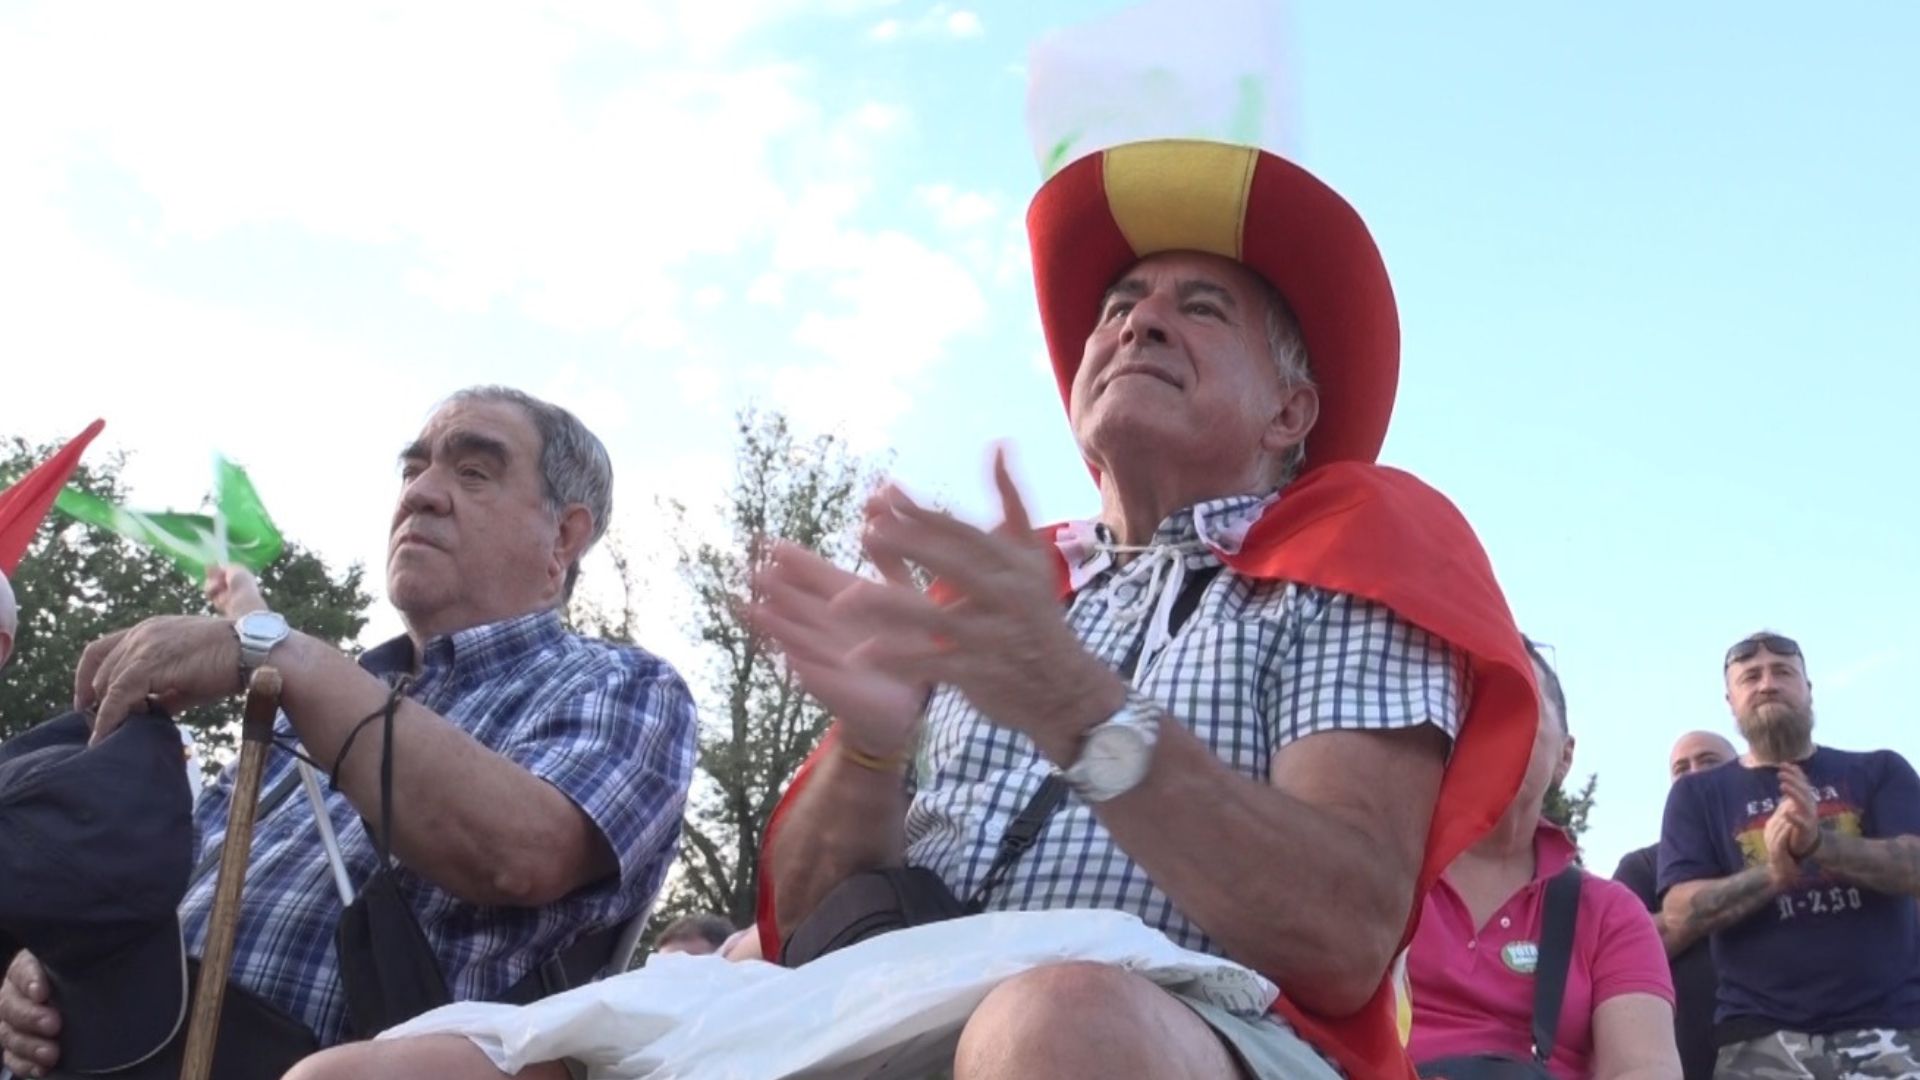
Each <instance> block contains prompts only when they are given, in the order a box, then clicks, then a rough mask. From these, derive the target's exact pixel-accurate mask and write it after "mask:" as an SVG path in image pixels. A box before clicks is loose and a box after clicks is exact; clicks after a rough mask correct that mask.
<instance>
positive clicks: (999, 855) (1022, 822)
mask: <svg viewBox="0 0 1920 1080" xmlns="http://www.w3.org/2000/svg"><path fill="white" fill-rule="evenodd" d="M1221 569H1222V565H1221V564H1220V563H1214V564H1213V565H1212V566H1204V567H1201V568H1200V569H1198V570H1195V571H1194V572H1193V573H1192V574H1189V575H1188V576H1187V579H1186V582H1185V583H1184V584H1183V585H1181V587H1180V595H1179V596H1177V597H1175V598H1174V601H1173V610H1172V611H1171V612H1170V613H1169V617H1168V619H1167V634H1168V636H1169V637H1171V636H1172V635H1174V634H1177V633H1179V632H1180V628H1181V627H1182V626H1184V625H1186V622H1187V620H1188V619H1189V618H1191V617H1192V616H1193V613H1194V610H1195V609H1196V608H1198V607H1199V606H1200V597H1201V594H1203V593H1205V592H1206V591H1207V583H1208V582H1210V581H1212V580H1213V579H1214V578H1215V577H1216V576H1218V575H1219V573H1220V571H1221ZM1145 641H1146V633H1145V631H1142V632H1141V634H1140V636H1138V637H1136V638H1134V639H1133V645H1132V647H1131V648H1129V649H1128V650H1127V655H1126V657H1125V658H1124V659H1122V660H1121V661H1120V668H1119V670H1120V674H1121V676H1122V677H1124V678H1126V679H1128V680H1131V679H1132V678H1133V671H1134V668H1135V667H1136V666H1137V665H1138V664H1139V663H1140V650H1141V649H1142V648H1143V647H1144V644H1145ZM1066 801H1067V781H1066V778H1065V777H1063V776H1061V775H1060V773H1059V772H1058V771H1054V772H1050V773H1048V774H1047V778H1046V779H1045V780H1043V781H1041V782H1040V789H1039V790H1038V791H1035V792H1034V793H1033V798H1031V799H1029V800H1027V805H1025V806H1023V807H1021V808H1020V812H1019V813H1018V814H1016V815H1014V818H1013V820H1012V821H1010V822H1008V823H1007V831H1006V832H1004V833H1002V834H1001V835H1000V847H999V849H998V850H996V851H995V852H994V853H993V862H992V863H991V864H989V865H988V867H987V872H986V874H985V876H983V877H982V878H981V879H980V887H979V888H978V889H975V890H974V892H973V897H972V899H970V900H968V901H967V902H966V905H965V907H964V910H965V911H966V913H967V914H969V915H978V914H980V913H981V912H982V911H985V910H986V909H987V896H988V894H990V893H992V892H993V890H995V889H997V888H999V887H1000V882H1001V880H1002V879H1004V878H1005V877H1006V876H1007V872H1008V871H1010V870H1012V869H1013V864H1014V863H1016V862H1018V861H1019V859H1020V856H1022V855H1024V854H1026V853H1027V849H1028V848H1030V847H1032V846H1033V845H1034V844H1036V843H1038V842H1039V840H1040V833H1041V831H1042V830H1044V829H1045V828H1046V827H1047V822H1048V821H1049V820H1051V819H1052V817H1053V813H1054V811H1056V810H1058V809H1060V805H1061V804H1062V803H1064V802H1066Z"/></svg>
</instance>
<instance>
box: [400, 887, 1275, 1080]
mask: <svg viewBox="0 0 1920 1080" xmlns="http://www.w3.org/2000/svg"><path fill="white" fill-rule="evenodd" d="M1068 960H1085V961H1092V962H1096V963H1102V964H1112V965H1114V966H1116V967H1120V968H1123V969H1125V970H1128V971H1132V972H1135V973H1137V974H1139V975H1141V976H1143V977H1145V978H1147V979H1149V980H1151V981H1152V982H1154V983H1156V984H1158V985H1160V986H1163V987H1166V988H1167V989H1169V990H1171V991H1175V992H1177V993H1180V994H1183V995H1185V996H1188V997H1192V998H1196V999H1199V1000H1203V1001H1207V1002H1210V1003H1212V1004H1215V1005H1219V1006H1221V1007H1222V1008H1226V1009H1229V1010H1231V1011H1233V1012H1237V1013H1241V1014H1245V1015H1258V1014H1260V1013H1262V1012H1264V1011H1265V1010H1266V1009H1267V1007H1268V1006H1269V1005H1271V1004H1272V1002H1273V999H1274V997H1275V995H1276V993H1277V991H1276V990H1275V988H1274V986H1273V984H1272V983H1270V982H1268V981H1267V980H1266V979H1264V978H1262V977H1260V976H1259V975H1257V974H1255V973H1254V972H1252V971H1249V970H1247V969H1246V968H1243V967H1240V966H1239V965H1237V964H1234V963H1232V962H1231V961H1228V960H1223V959H1220V958H1219V957H1214V956H1207V955H1204V954H1201V953H1196V952H1190V951H1188V950H1186V949H1182V948H1180V947H1179V946H1177V945H1174V944H1173V943H1172V942H1170V941H1168V940H1167V938H1166V937H1165V936H1164V935H1162V934H1160V933H1159V932H1158V931H1155V930H1151V929H1148V928H1147V926H1146V925H1145V924H1143V923H1141V922H1140V920H1139V919H1136V918H1134V917H1133V916H1131V915H1126V914H1122V913H1120V912H1114V911H1029V912H998V913H994V914H989V915H977V916H974V917H972V918H967V919H955V920H953V921H950V922H941V923H932V924H929V925H927V926H920V927H915V928H914V929H911V930H901V931H897V932H895V933H892V934H887V935H884V936H881V937H878V938H874V939H872V940H870V941H866V942H862V943H861V944H859V945H855V946H853V947H851V948H848V949H843V950H841V951H839V952H836V953H831V954H829V955H827V956H824V957H821V958H820V959H819V960H816V961H814V962H813V963H811V964H808V965H806V966H805V967H802V968H795V969H787V968H781V967H777V966H775V965H773V964H767V963H760V962H757V961H749V962H746V963H728V962H727V961H725V960H721V959H720V958H718V957H715V956H685V955H679V954H670V955H666V956H656V957H654V958H653V959H652V960H651V961H649V962H648V964H647V966H646V967H644V968H642V969H640V970H638V971H633V972H629V973H627V974H625V975H622V976H619V977H617V978H613V979H607V980H605V981H603V982H598V983H594V984H591V985H588V986H583V987H579V988H578V989H575V990H570V991H568V992H566V993H564V994H559V995H556V996H554V997H551V998H548V999H547V1000H545V1001H541V1002H537V1003H535V1004H533V1005H529V1006H525V1007H515V1006H509V1005H492V1004H481V1003H474V1002H465V1003H461V1004H456V1005H449V1006H446V1007H445V1008H441V1009H436V1010H434V1011H433V1012H430V1013H428V1014H426V1015H425V1016H422V1017H420V1018H418V1019H416V1020H412V1021H409V1022H408V1023H405V1024H402V1025H401V1026H399V1027H397V1028H394V1029H393V1030H391V1031H388V1032H386V1033H384V1034H382V1035H381V1036H380V1037H381V1038H383V1039H390V1038H399V1037H402V1036H407V1035H425V1034H430V1033H440V1034H457V1035H464V1036H466V1037H467V1038H468V1039H470V1040H472V1041H473V1043H474V1045H476V1046H478V1047H479V1048H480V1049H481V1050H482V1051H483V1052H485V1053H486V1055H487V1056H488V1057H489V1058H491V1059H492V1061H493V1063H494V1064H495V1065H496V1066H498V1067H499V1068H500V1069H501V1070H502V1071H504V1072H508V1073H512V1072H516V1071H518V1070H520V1069H522V1068H525V1067H526V1066H527V1065H530V1064H533V1063H535V1062H540V1061H551V1060H554V1059H557V1058H562V1057H568V1058H573V1059H575V1060H578V1061H580V1062H582V1063H584V1064H586V1065H587V1066H588V1070H589V1072H588V1075H589V1076H590V1077H593V1078H595V1080H603V1078H604V1080H613V1078H618V1080H642V1078H645V1080H665V1078H668V1077H702V1078H707V1077H713V1078H727V1080H733V1078H738V1080H769V1078H772V1077H785V1076H794V1077H821V1078H825V1077H848V1078H853V1077H874V1078H895V1077H899V1078H905V1077H919V1076H923V1075H925V1074H926V1073H928V1072H930V1071H937V1070H941V1069H945V1068H947V1067H949V1066H950V1065H951V1063H952V1059H953V1050H954V1046H955V1045H956V1044H957V1042H958V1040H959V1037H960V1029H961V1027H962V1025H964V1024H965V1023H966V1019H967V1017H968V1016H970V1015H972V1013H973V1010H974V1008H975V1007H976V1006H978V1005H979V1004H980V1001H981V999H983V998H985V997H986V995H987V992H988V991H990V990H992V989H993V988H994V987H995V986H996V985H998V984H999V983H1001V982H1002V981H1004V980H1006V979H1008V978H1011V977H1012V976H1014V975H1018V974H1020V973H1021V972H1024V971H1028V970H1031V969H1033V968H1036V967H1042V966H1045V965H1047V964H1055V963H1060V962H1062V961H1068Z"/></svg>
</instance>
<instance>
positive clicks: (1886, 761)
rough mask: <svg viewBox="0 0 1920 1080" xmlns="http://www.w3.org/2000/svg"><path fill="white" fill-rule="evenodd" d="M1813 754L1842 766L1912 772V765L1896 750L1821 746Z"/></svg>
mask: <svg viewBox="0 0 1920 1080" xmlns="http://www.w3.org/2000/svg"><path fill="white" fill-rule="evenodd" d="M1814 753H1815V756H1816V757H1823V758H1826V759H1827V760H1829V761H1832V762H1834V763H1836V764H1839V765H1843V766H1856V765H1866V766H1870V767H1873V768H1876V769H1898V770H1902V771H1907V772H1911V771H1912V770H1913V764H1912V763H1911V762H1909V761H1908V760H1907V758H1906V756H1905V755H1904V754H1902V753H1900V751H1898V750H1890V749H1885V748H1882V749H1879V750H1842V749H1840V748H1838V747H1833V746H1822V747H1820V748H1819V749H1818V750H1816V751H1815V752H1814Z"/></svg>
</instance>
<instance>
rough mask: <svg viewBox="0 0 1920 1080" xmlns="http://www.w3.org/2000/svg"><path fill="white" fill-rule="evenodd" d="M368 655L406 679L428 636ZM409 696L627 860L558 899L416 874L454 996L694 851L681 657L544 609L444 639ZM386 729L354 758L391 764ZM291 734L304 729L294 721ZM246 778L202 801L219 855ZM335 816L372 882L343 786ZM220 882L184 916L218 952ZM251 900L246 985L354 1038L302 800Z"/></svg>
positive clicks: (331, 810)
mask: <svg viewBox="0 0 1920 1080" xmlns="http://www.w3.org/2000/svg"><path fill="white" fill-rule="evenodd" d="M360 663H361V666H362V667H365V668H366V669H367V670H369V671H371V672H373V673H374V674H376V675H381V676H383V677H388V678H392V677H395V676H397V675H399V674H402V673H405V672H407V671H409V670H410V669H411V668H412V663H413V648H412V643H411V642H410V641H408V640H407V639H406V638H404V637H403V638H397V639H395V640H394V641H390V642H387V643H386V644H384V645H381V646H379V647H378V648H375V649H373V650H371V651H369V652H368V653H367V654H366V655H365V656H363V657H361V660H360ZM408 696H409V697H411V698H412V699H413V700H414V701H417V702H418V703H420V704H421V705H423V706H425V707H427V708H429V709H431V710H433V711H434V712H436V713H438V714H440V715H441V716H442V717H445V718H446V719H447V720H448V721H450V722H451V723H454V724H457V725H459V727H460V728H461V730H463V731H465V732H466V733H467V734H469V735H471V736H473V737H474V738H475V739H476V740H478V741H479V742H480V743H481V744H482V745H484V746H486V747H487V748H489V749H491V750H493V751H494V752H495V753H498V754H500V755H502V756H504V757H506V758H507V759H508V760H510V761H513V762H515V763H517V764H519V765H520V766H521V767H523V768H525V769H526V770H527V771H528V772H531V773H532V774H534V775H535V776H538V777H540V778H541V779H543V780H545V781H547V782H548V783H550V784H552V785H553V786H554V787H557V788H559V789H560V791H561V792H562V793H564V794H565V795H566V796H567V797H568V798H569V799H571V800H573V802H574V804H575V805H577V806H579V807H580V808H581V809H582V810H584V811H585V812H586V814H587V816H588V817H589V818H590V819H591V820H592V821H593V823H594V825H596V826H597V827H598V828H599V830H600V832H601V834H602V835H603V836H604V837H605V838H606V840H607V843H608V845H609V846H610V847H611V848H612V850H613V851H614V853H615V854H616V855H617V856H618V858H619V861H620V872H619V877H618V878H617V879H611V880H608V881H605V882H602V883H600V884H597V885H594V886H591V887H589V888H586V889H582V890H580V891H579V892H576V893H574V894H573V895H571V896H568V897H566V898H565V899H563V900H561V901H559V902H558V903H555V904H551V905H549V906H547V907H543V908H510V907H481V906H477V905H474V904H470V903H467V902H465V901H463V900H460V899H459V898H457V897H455V896H454V895H453V894H452V893H449V892H447V891H446V890H445V889H442V888H440V887H439V886H437V885H433V884H431V883H429V882H427V881H426V880H425V879H423V878H421V877H420V876H419V875H417V874H415V873H413V872H411V871H408V870H405V869H404V868H403V869H402V870H401V872H400V884H401V891H402V893H403V894H404V895H405V896H406V897H407V899H408V901H409V903H410V905H411V906H412V908H413V912H414V914H415V916H416V917H417V918H418V919H419V921H420V926H421V929H422V930H424V931H425V932H426V935H427V940H428V941H430V942H431V943H432V944H433V948H434V952H435V954H436V955H437V956H438V957H439V959H440V964H441V970H442V971H443V972H444V973H445V974H446V977H447V985H448V987H449V988H450V989H451V990H452V992H453V996H454V998H455V999H456V1000H486V999H489V998H493V997H496V996H498V995H499V994H500V993H502V992H503V991H505V990H506V989H507V988H508V987H510V986H512V985H513V984H514V983H515V982H516V981H518V980H519V979H520V978H521V976H523V975H525V974H526V973H527V972H528V971H530V970H532V968H533V967H534V966H535V965H537V964H539V963H540V962H542V961H543V960H545V959H546V958H547V957H549V956H551V955H554V954H556V953H557V952H559V951H560V950H563V949H565V948H566V947H567V946H568V945H570V944H572V943H573V942H574V941H576V940H578V939H579V938H580V937H582V936H584V935H586V934H589V933H592V932H593V931H595V930H598V929H601V928H603V927H607V926H611V925H614V924H616V923H620V922H624V921H626V920H628V919H630V918H632V917H633V916H634V915H635V914H637V913H638V912H639V911H640V909H641V908H642V907H643V906H644V905H645V904H647V903H648V901H649V900H651V899H652V897H653V895H654V893H655V892H657V891H658V890H659V888H660V885H661V882H662V881H663V880H664V879H665V877H666V872H667V866H668V865H669V864H670V863H671V862H672V861H673V858H674V855H675V852H676V849H677V847H678V844H679V838H680V821H681V816H682V812H683V809H684V805H685V802H686V794H687V785H688V784H689V783H690V782H691V780H692V777H693V756H694V738H695V724H694V708H693V700H692V698H691V696H690V695H689V694H688V692H687V688H686V685H685V684H684V683H683V682H682V681H681V679H680V676H679V675H678V674H676V673H675V672H674V670H673V669H672V668H671V667H669V666H668V665H667V664H666V662H665V661H663V660H660V659H659V658H657V657H655V656H653V655H651V654H649V653H647V652H645V651H643V650H640V649H635V648H629V647H625V646H617V645H612V644H608V643H605V642H599V641H592V640H588V639H586V638H582V637H579V636H577V635H574V634H571V633H569V632H567V630H566V629H565V628H564V627H562V626H561V623H560V618H559V616H558V615H557V614H556V613H554V612H551V611H548V612H540V613H536V614H532V615H524V616H520V617H518V618H514V619H508V620H505V621H502V622H497V623H491V624H488V625H486V626H479V627H474V628H472V629H468V630H462V631H459V632H458V633H455V634H451V635H448V636H444V637H438V638H434V639H432V640H430V641H428V642H427V646H426V657H425V660H424V662H423V663H422V665H421V669H420V673H419V675H418V676H417V677H416V679H415V681H414V683H413V685H412V687H411V688H410V689H409V690H408ZM378 729H379V722H378V721H375V722H374V724H372V725H369V727H368V728H367V730H366V731H365V732H363V733H362V734H361V736H360V737H359V740H358V742H359V745H360V749H357V750H356V751H355V753H358V754H366V753H371V754H372V755H373V757H375V758H377V757H378V754H379V751H378V749H377V748H378V747H379V746H380V732H379V730H378ZM276 736H277V738H279V739H280V740H281V741H292V740H293V738H294V736H293V732H292V728H291V727H290V726H289V724H288V722H287V718H286V717H285V716H284V715H282V716H281V717H280V718H279V721H278V723H277V725H276ZM368 748H373V749H371V750H370V749H368ZM294 760H295V759H294V757H293V755H291V754H289V753H287V752H285V751H284V750H280V749H275V750H274V751H273V752H272V754H271V756H270V757H269V759H268V764H267V769H266V777H265V780H264V781H263V784H262V791H263V792H266V791H272V790H273V789H274V788H275V787H276V786H277V785H278V784H279V783H280V782H281V781H282V779H283V778H285V777H287V776H289V775H290V774H291V773H292V772H293V768H294ZM233 774H234V768H233V767H229V768H228V769H227V770H226V772H225V773H224V774H222V776H221V777H220V781H219V784H218V785H217V786H215V787H210V788H208V789H207V791H206V792H205V793H204V794H203V795H202V796H201V798H200V800H199V802H198V803H197V804H196V805H195V807H194V824H195V827H196V828H197V830H198V832H199V836H200V851H201V852H203V853H208V852H212V851H215V850H217V849H218V847H219V845H220V842H221V839H222V837H223V836H224V835H225V832H226V824H227V807H228V803H229V800H230V798H231V793H232V790H233ZM327 810H328V816H329V817H330V818H332V821H333V828H334V831H335V833H336V834H337V835H338V836H339V840H340V846H341V849H342V854H343V855H344V857H345V862H346V865H347V870H348V874H349V876H350V877H351V878H352V879H353V883H354V885H355V887H356V888H357V887H358V886H360V885H361V884H363V883H364V882H365V881H366V880H367V879H368V878H369V877H370V876H371V875H372V874H373V872H374V870H375V868H376V867H377V865H378V863H379V856H378V854H377V852H376V850H375V847H374V843H373V840H372V838H371V837H369V836H368V834H367V830H366V827H365V826H364V824H363V823H362V822H361V819H360V814H359V812H358V811H357V810H355V809H354V808H353V805H352V804H351V803H349V802H348V801H347V799H346V797H345V796H343V795H340V794H338V793H335V792H332V791H329V792H328V794H327ZM397 813H405V805H404V804H402V805H401V807H400V809H399V810H398V811H397ZM216 878H217V871H215V870H208V871H206V872H205V873H203V874H201V875H199V876H198V877H196V878H195V880H194V881H193V883H192V885H191V886H190V887H189V888H188V890H187V896H186V899H185V901H184V902H183V903H182V905H181V908H180V917H181V926H182V929H183V931H184V933H185V935H186V943H187V951H188V953H189V954H191V955H194V956H198V955H200V954H201V951H202V950H203V949H204V948H205V944H206V933H207V920H208V916H209V915H210V913H211V910H212V907H213V892H214V884H215V880H216ZM242 900H243V903H242V912H241V916H240V925H239V932H238V934H237V935H236V939H235V941H236V943H235V948H234V960H233V975H232V979H233V982H234V984H235V985H237V986H239V987H241V988H243V989H245V990H248V991H250V992H252V993H253V994H255V995H257V996H259V997H261V998H263V999H264V1000H266V1001H268V1002H270V1003H272V1004H274V1005H276V1006H278V1007H280V1008H281V1009H283V1010H285V1011H286V1012H288V1013H290V1014H291V1015H293V1016H294V1017H296V1018H298V1019H300V1020H302V1021H304V1022H305V1023H306V1024H307V1026H308V1027H310V1028H312V1029H313V1031H314V1033H315V1034H316V1035H317V1036H318V1037H319V1039H320V1042H321V1043H322V1045H328V1044H332V1043H336V1042H339V1041H341V1040H342V1039H344V1038H346V1037H347V1015H346V999H345V996H344V992H343V991H342V989H341V985H340V975H339V964H338V962H337V960H336V957H335V953H334V933H335V930H336V928H337V927H338V925H339V921H340V915H341V910H342V909H341V903H340V896H339V893H338V892H337V891H336V889H335V886H334V882H333V877H332V874H331V871H330V870H329V869H328V865H327V858H326V855H325V851H324V849H323V848H322V847H321V844H320V838H319V834H318V831H317V829H316V826H315V821H314V816H313V812H312V810H311V809H310V807H309V803H308V801H307V799H306V798H305V797H304V796H303V795H302V794H301V793H299V792H295V793H294V794H293V796H292V797H291V798H288V799H286V800H285V801H284V802H282V803H281V804H280V805H279V806H278V807H277V808H275V809H274V810H273V811H272V812H271V813H268V814H266V815H265V816H263V817H262V818H261V819H260V820H259V821H258V822H257V823H256V825H255V831H254V840H253V851H252V856H251V858H250V859H249V861H248V870H247V880H246V889H245V892H244V894H243V897H242Z"/></svg>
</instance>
